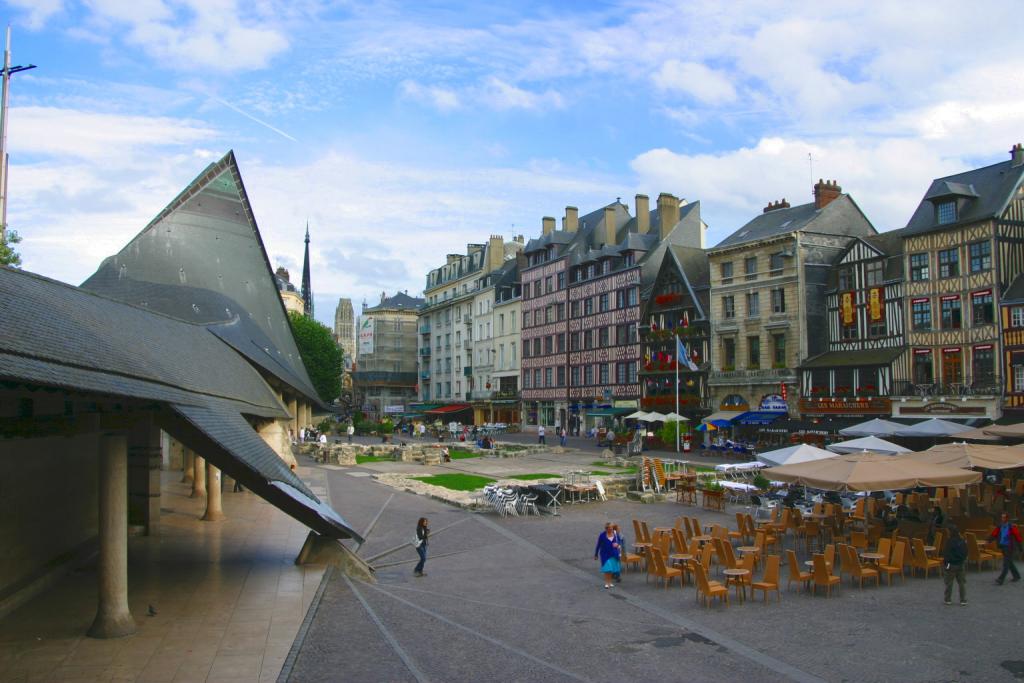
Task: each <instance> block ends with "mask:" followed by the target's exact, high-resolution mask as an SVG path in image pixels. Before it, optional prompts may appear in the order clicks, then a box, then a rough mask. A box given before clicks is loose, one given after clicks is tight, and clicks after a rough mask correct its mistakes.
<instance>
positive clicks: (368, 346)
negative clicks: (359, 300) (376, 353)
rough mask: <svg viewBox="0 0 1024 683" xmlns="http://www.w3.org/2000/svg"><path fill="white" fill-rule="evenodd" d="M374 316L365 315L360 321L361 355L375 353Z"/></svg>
mask: <svg viewBox="0 0 1024 683" xmlns="http://www.w3.org/2000/svg"><path fill="white" fill-rule="evenodd" d="M373 330H374V325H373V318H370V317H365V316H364V317H363V319H362V321H361V322H360V323H359V355H360V356H361V355H363V354H364V353H373Z"/></svg>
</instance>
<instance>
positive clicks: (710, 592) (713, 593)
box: [693, 562, 729, 606]
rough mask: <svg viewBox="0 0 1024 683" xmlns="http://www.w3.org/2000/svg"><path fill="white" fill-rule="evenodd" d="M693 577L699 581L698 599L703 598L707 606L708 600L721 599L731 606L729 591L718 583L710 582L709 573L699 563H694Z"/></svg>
mask: <svg viewBox="0 0 1024 683" xmlns="http://www.w3.org/2000/svg"><path fill="white" fill-rule="evenodd" d="M693 575H694V577H695V578H696V580H697V598H698V599H700V598H703V601H704V605H705V606H707V604H708V598H719V599H720V600H723V601H724V602H725V604H727V605H728V604H729V589H728V588H727V587H726V586H724V585H723V584H722V583H720V582H718V581H710V580H708V575H707V572H706V571H705V570H704V567H703V566H701V565H700V564H699V563H697V562H695V563H693Z"/></svg>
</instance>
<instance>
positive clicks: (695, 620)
mask: <svg viewBox="0 0 1024 683" xmlns="http://www.w3.org/2000/svg"><path fill="white" fill-rule="evenodd" d="M304 464H305V463H304ZM327 469H328V476H327V481H328V485H329V487H330V492H331V500H332V503H333V504H334V506H335V507H336V508H337V509H338V510H339V511H340V512H341V513H342V514H343V515H344V516H345V517H346V519H347V520H348V521H350V522H351V523H352V524H353V525H354V526H355V527H356V528H360V529H365V528H366V527H367V526H368V525H369V524H370V523H371V521H372V520H373V519H374V518H375V517H376V516H377V515H378V513H380V516H379V518H378V519H377V521H376V524H375V525H374V527H373V530H372V532H371V533H370V535H369V538H368V540H367V542H366V544H365V546H364V547H363V548H362V549H361V550H360V554H361V555H362V556H363V557H366V558H374V560H373V562H374V564H375V565H376V566H377V567H378V571H377V576H378V580H379V581H378V583H377V584H376V585H368V584H363V583H356V582H350V581H348V580H347V579H346V578H345V577H342V576H340V575H338V574H333V575H332V576H331V577H330V579H329V580H328V581H327V582H326V584H325V589H324V591H323V596H322V599H321V600H320V601H319V604H318V605H317V606H316V607H315V611H314V612H313V613H312V619H311V621H310V624H309V628H308V631H306V632H305V633H304V634H301V635H300V638H299V639H298V640H297V641H296V644H295V646H294V647H293V655H294V660H293V665H292V666H291V667H290V668H289V667H287V666H286V668H285V671H284V672H283V675H284V674H287V675H288V676H289V678H288V680H291V681H315V680H341V679H344V680H352V681H417V680H419V681H424V680H431V681H453V682H455V681H479V680H486V679H488V678H497V677H500V678H501V679H503V680H511V681H520V680H543V681H562V680H566V681H568V680H593V681H621V680H630V679H633V680H642V679H648V680H700V681H718V680H731V681H736V680H743V681H761V680H764V681H774V680H808V681H810V680H827V681H848V680H849V681H854V680H856V681H892V680H900V681H1000V680H1005V681H1009V680H1015V679H1016V678H1017V677H1024V653H1020V652H1019V637H1018V635H1017V634H1018V632H1019V630H1020V626H1021V623H1020V622H1021V617H1020V616H1019V609H1018V605H1019V604H1020V601H1021V599H1022V597H1024V588H1022V587H1021V584H1007V585H1006V586H1002V587H999V586H995V585H993V579H994V577H995V573H994V572H993V571H991V570H984V571H982V572H977V571H974V570H972V571H970V572H969V574H968V589H969V591H970V605H969V606H967V607H960V606H951V607H947V606H945V605H943V604H942V596H941V592H942V581H941V579H937V578H936V577H935V576H934V575H933V576H932V578H930V579H927V580H925V579H922V578H908V579H907V580H906V582H905V583H904V584H902V585H901V584H900V583H899V581H898V580H897V583H896V584H895V585H894V586H892V587H889V586H886V585H884V584H883V586H882V587H881V588H875V587H873V586H871V587H867V588H865V589H864V590H863V591H861V590H859V589H857V588H856V587H851V586H850V584H849V582H848V581H847V582H844V585H843V587H842V589H841V590H840V591H839V593H838V594H836V595H833V597H832V598H826V597H824V595H823V594H822V595H819V596H818V597H812V596H811V595H808V594H805V593H803V592H798V591H796V590H794V591H786V590H783V595H782V600H781V602H779V603H774V602H769V604H768V605H764V604H763V603H761V602H760V600H758V601H756V602H747V603H743V604H740V603H738V602H735V600H734V601H733V602H732V603H731V604H730V605H729V606H727V607H718V606H713V607H711V608H709V609H705V608H703V607H701V606H700V605H699V604H698V603H696V602H695V600H694V590H693V588H692V586H689V585H687V586H686V587H684V588H682V589H680V588H679V586H678V584H676V585H674V586H673V587H671V588H668V589H664V588H661V587H660V586H658V585H657V584H656V583H654V582H651V583H646V582H645V581H644V575H643V574H641V573H637V572H631V573H628V574H626V575H624V578H623V582H622V583H621V584H619V585H618V586H616V588H614V589H612V590H608V591H606V590H603V589H602V579H601V576H600V574H599V573H598V568H597V563H596V562H595V561H594V560H593V559H592V558H593V544H594V540H595V539H596V537H597V534H598V533H599V532H600V529H601V527H602V524H603V522H604V521H605V520H606V519H613V520H616V521H619V522H620V523H623V525H624V528H625V529H627V530H628V529H629V527H630V520H632V519H633V518H639V519H644V520H646V521H648V522H649V523H650V524H652V525H654V526H670V525H671V524H672V523H673V520H674V519H675V516H676V515H678V514H680V513H682V512H684V511H685V512H686V513H687V514H688V515H691V516H697V517H699V518H700V519H701V521H702V522H704V523H707V522H711V521H716V520H718V521H722V522H726V523H727V522H729V520H730V519H732V517H731V513H730V512H729V511H727V513H726V514H723V513H712V512H706V511H703V510H700V509H694V508H682V507H680V506H677V505H676V504H674V503H664V504H655V505H642V504H639V503H629V502H626V501H609V502H606V503H600V504H588V505H578V506H571V507H567V508H565V509H564V512H563V514H562V515H560V516H558V517H550V516H542V517H540V518H537V517H529V518H505V519H502V518H499V517H496V516H494V515H490V514H480V513H470V512H465V511H462V510H458V509H455V508H452V507H450V506H447V505H445V504H443V503H440V502H437V501H434V500H430V499H427V498H424V497H420V496H414V495H411V494H407V493H404V492H396V491H394V490H393V489H389V488H386V487H384V486H381V485H380V484H378V483H376V482H374V481H373V480H372V479H370V478H369V477H367V476H353V475H361V474H365V473H368V472H367V471H365V470H361V468H337V467H332V468H327ZM382 508H383V512H381V510H382ZM419 516H427V517H429V518H430V519H431V527H432V529H433V530H434V537H433V538H432V539H431V544H430V557H429V559H428V561H427V576H425V577H424V578H419V579H417V578H414V577H413V576H412V566H413V563H414V562H415V560H416V557H415V552H414V551H413V549H412V548H411V547H408V546H405V547H400V546H403V544H406V543H407V542H408V541H409V538H410V537H411V536H412V532H413V527H414V525H415V522H416V519H417V518H418V517H419ZM630 535H631V533H630V534H628V535H627V540H629V538H628V536H630ZM399 547H400V549H398V550H394V549H395V548H399ZM787 547H794V545H793V541H792V539H790V541H789V543H788V545H787ZM802 557H803V556H802V555H801V558H802ZM783 579H785V572H784V574H783Z"/></svg>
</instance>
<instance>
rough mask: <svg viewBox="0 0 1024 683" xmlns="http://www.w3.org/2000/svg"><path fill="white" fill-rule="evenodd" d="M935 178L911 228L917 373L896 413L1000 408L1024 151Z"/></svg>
mask: <svg viewBox="0 0 1024 683" xmlns="http://www.w3.org/2000/svg"><path fill="white" fill-rule="evenodd" d="M1010 156H1011V158H1010V159H1009V160H1008V161H1004V162H1002V163H998V164H993V165H991V166H985V167H983V168H978V169H974V170H971V171H966V172H964V173H958V174H956V175H952V176H947V177H945V178H939V179H937V180H935V181H933V182H932V184H931V186H930V187H929V188H928V191H927V192H926V193H925V196H924V198H923V199H922V200H921V203H920V204H919V205H918V207H917V210H916V211H915V212H914V214H913V216H912V217H911V219H910V222H909V223H908V225H907V227H906V228H905V229H904V231H903V233H904V249H903V251H904V271H905V273H906V299H907V302H908V305H907V313H906V322H907V342H908V345H909V347H910V370H911V377H910V381H908V382H906V383H905V385H904V386H902V387H900V389H899V390H900V392H901V393H903V394H905V396H903V397H901V399H900V401H899V402H897V403H895V404H894V410H893V415H894V416H900V417H927V416H935V415H945V416H949V417H961V418H990V419H995V418H997V417H999V416H1000V415H1001V393H1002V389H1003V386H1004V381H1005V374H1004V370H1003V369H1002V366H1003V364H1002V363H1000V362H997V359H1000V358H1003V343H1002V340H1001V332H1002V329H1001V325H1000V324H999V320H998V319H997V317H996V311H998V310H999V308H1000V302H1001V296H1002V293H1003V292H1004V291H1006V290H1007V288H1008V287H1009V286H1010V284H1011V283H1012V282H1013V280H1014V279H1015V278H1016V276H1017V275H1019V274H1020V273H1021V272H1022V271H1024V192H1022V189H1021V181H1022V179H1024V150H1022V148H1021V146H1020V145H1019V144H1018V145H1015V146H1014V147H1013V149H1012V150H1011V151H1010Z"/></svg>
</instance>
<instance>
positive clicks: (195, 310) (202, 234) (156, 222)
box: [82, 152, 320, 403]
mask: <svg viewBox="0 0 1024 683" xmlns="http://www.w3.org/2000/svg"><path fill="white" fill-rule="evenodd" d="M82 288H83V289H87V290H90V291H93V292H97V293H99V294H103V295H104V296H108V297H110V298H113V299H118V300H120V301H124V302H127V303H130V304H135V305H138V306H142V307H145V308H148V309H150V310H153V311H157V312H160V313H163V314H165V315H168V316H171V317H174V318H178V319H179V320H183V321H186V322H191V323H200V324H218V325H223V326H224V328H223V332H222V334H221V336H222V338H223V339H224V340H225V341H227V342H228V343H229V344H231V345H232V346H234V347H235V348H236V349H237V350H238V351H239V352H241V353H243V354H245V355H246V357H248V358H249V359H250V360H251V361H252V362H254V363H256V364H257V365H259V366H260V367H261V368H262V369H264V370H265V371H267V372H269V373H270V374H272V375H274V376H275V377H277V378H278V379H279V380H281V381H282V382H284V383H285V384H287V385H288V386H290V387H291V388H292V389H293V390H294V391H295V392H297V393H299V394H302V395H304V396H305V397H306V398H308V399H310V400H311V401H313V402H316V403H319V400H320V399H319V397H318V396H317V394H316V391H315V390H314V389H313V386H312V383H311V382H310V379H309V375H308V374H307V372H306V367H305V365H303V363H302V358H301V357H300V356H299V351H298V348H297V347H296V345H295V339H294V337H293V336H292V331H291V325H290V324H289V322H288V315H287V312H286V311H285V308H284V304H283V302H282V301H281V297H280V296H279V294H278V286H277V281H276V279H275V275H274V271H273V269H272V268H271V267H270V261H269V259H268V258H267V253H266V249H265V248H264V246H263V240H262V238H261V237H260V233H259V228H258V227H257V226H256V220H255V218H254V217H253V214H252V209H251V207H250V204H249V199H248V195H247V194H246V192H245V187H244V185H243V184H242V177H241V175H240V173H239V171H238V165H237V163H236V161H235V156H234V153H232V152H228V153H227V154H226V155H225V156H224V157H223V158H222V159H220V161H218V162H216V163H214V164H210V166H208V167H207V168H206V170H204V171H203V172H202V173H201V174H200V175H199V176H198V177H197V178H196V179H195V180H194V181H192V183H190V184H189V186H188V187H187V188H185V190H184V191H183V192H182V193H181V194H179V195H178V196H177V197H176V198H175V199H174V200H173V201H172V202H171V203H170V204H168V205H167V207H166V208H165V209H164V210H163V211H161V212H160V213H159V214H158V215H157V216H156V218H154V219H153V220H152V221H151V222H150V223H149V225H147V226H146V227H145V228H144V229H143V230H142V232H140V233H139V234H138V235H136V236H135V237H134V238H133V239H132V240H131V241H130V242H129V243H128V244H127V245H126V246H125V247H124V248H123V249H122V250H121V251H120V252H119V253H118V254H116V255H114V256H111V257H110V258H107V259H105V260H104V262H103V263H102V264H101V265H100V267H99V269H98V270H97V271H96V272H95V273H94V274H93V275H92V276H91V277H89V279H87V280H86V281H85V282H84V283H82Z"/></svg>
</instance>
